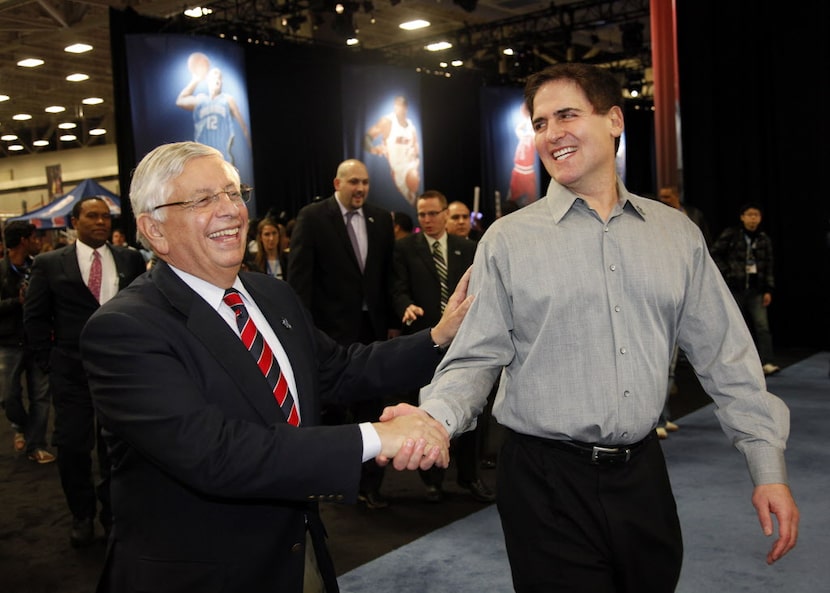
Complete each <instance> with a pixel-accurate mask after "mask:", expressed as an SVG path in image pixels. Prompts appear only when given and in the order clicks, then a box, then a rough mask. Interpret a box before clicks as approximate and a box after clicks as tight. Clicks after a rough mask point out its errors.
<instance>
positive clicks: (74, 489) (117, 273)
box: [23, 196, 145, 547]
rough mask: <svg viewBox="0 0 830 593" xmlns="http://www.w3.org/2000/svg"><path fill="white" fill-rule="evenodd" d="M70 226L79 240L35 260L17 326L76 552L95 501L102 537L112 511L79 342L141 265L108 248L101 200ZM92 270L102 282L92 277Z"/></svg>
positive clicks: (75, 211) (81, 204) (87, 205)
mask: <svg viewBox="0 0 830 593" xmlns="http://www.w3.org/2000/svg"><path fill="white" fill-rule="evenodd" d="M72 226H73V227H74V229H75V231H76V233H77V240H76V241H75V242H74V243H72V244H70V245H67V246H65V247H61V248H60V249H56V250H54V251H49V252H46V253H41V254H40V255H38V256H37V257H35V261H34V264H33V265H32V273H31V278H30V280H29V288H28V290H27V292H26V298H25V302H24V305H23V326H24V330H25V333H26V337H27V340H28V342H29V346H30V347H31V349H32V351H33V356H34V357H35V361H36V363H37V364H38V365H39V366H40V368H41V369H44V370H48V373H49V382H50V385H51V389H52V399H53V403H54V408H55V427H54V434H53V444H54V446H55V447H56V448H57V457H58V461H57V464H58V473H59V474H60V478H61V487H62V488H63V492H64V495H65V496H66V502H67V503H68V505H69V510H70V511H71V513H72V528H71V531H70V536H69V538H70V544H71V545H72V546H73V547H80V546H86V545H89V544H91V543H92V542H93V540H94V536H95V531H94V525H93V519H94V518H95V512H96V506H97V503H96V495H97V499H98V500H99V501H100V513H99V515H98V518H99V521H100V522H101V525H102V526H103V528H104V531H105V532H109V530H110V527H111V523H112V511H111V509H110V494H109V474H110V467H109V465H110V463H109V456H108V454H107V451H106V447H105V445H104V443H103V440H102V439H101V436H100V431H99V429H98V427H97V426H96V421H95V414H94V412H93V408H92V400H91V399H90V395H89V385H88V384H87V379H86V375H85V374H84V369H83V366H82V363H81V355H80V350H79V344H78V341H79V338H80V335H81V329H82V328H83V327H84V324H85V323H86V321H87V320H88V319H89V317H90V315H92V314H93V313H94V312H95V310H96V309H98V307H99V306H100V304H102V303H105V302H106V301H108V300H109V299H110V298H112V297H113V296H114V295H115V293H116V292H118V291H119V290H121V289H122V288H125V287H126V286H127V285H128V284H129V283H130V282H132V281H133V280H134V279H135V278H137V277H138V276H139V275H141V274H142V273H143V272H144V270H145V264H144V258H143V257H141V254H140V253H139V252H138V251H136V250H134V249H128V248H126V247H117V246H114V245H109V244H108V243H107V240H108V239H109V237H110V232H111V230H112V217H111V214H110V210H109V206H108V205H107V202H106V201H105V200H104V199H103V198H101V197H100V196H92V197H86V198H83V199H81V200H80V201H78V202H77V203H76V204H75V206H74V207H73V208H72ZM95 259H98V261H99V262H100V264H99V267H98V266H96V264H95V263H94V260H95ZM96 267H98V269H99V270H100V274H96V272H93V269H94V268H96ZM96 277H97V281H96V282H97V288H96V290H97V291H98V295H97V297H96V296H95V295H93V292H92V288H91V287H90V286H89V281H90V278H96ZM93 448H97V457H98V468H99V472H100V481H99V484H98V485H97V487H96V486H95V485H94V483H93V478H92V449H93Z"/></svg>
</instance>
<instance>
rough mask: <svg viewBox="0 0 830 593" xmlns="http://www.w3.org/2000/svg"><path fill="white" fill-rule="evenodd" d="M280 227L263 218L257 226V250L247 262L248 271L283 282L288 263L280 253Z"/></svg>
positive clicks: (283, 254) (282, 253)
mask: <svg viewBox="0 0 830 593" xmlns="http://www.w3.org/2000/svg"><path fill="white" fill-rule="evenodd" d="M281 234H282V232H281V229H280V225H279V224H278V223H277V222H276V221H274V220H271V219H270V218H263V219H262V220H261V221H260V222H259V224H258V225H257V233H256V244H257V250H256V251H255V252H254V253H253V254H251V258H250V259H249V261H248V262H247V267H248V269H249V270H251V271H254V272H262V273H264V274H268V275H269V276H273V277H274V278H279V279H280V280H285V276H286V272H287V271H288V262H287V261H286V257H285V253H284V252H282V251H280V237H281Z"/></svg>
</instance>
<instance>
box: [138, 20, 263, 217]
mask: <svg viewBox="0 0 830 593" xmlns="http://www.w3.org/2000/svg"><path fill="white" fill-rule="evenodd" d="M125 43H126V53H127V71H128V75H129V81H130V109H131V116H132V125H133V130H134V143H135V154H136V157H137V159H139V160H140V159H141V158H142V157H143V156H144V155H145V154H147V153H148V152H149V151H151V150H152V149H153V148H155V147H156V146H158V145H160V144H165V143H167V142H178V141H183V140H195V141H196V142H201V143H202V144H207V145H209V146H212V147H214V148H216V149H217V150H219V151H220V152H222V154H223V155H224V157H225V160H227V161H228V162H230V163H232V164H233V165H234V166H235V167H236V168H237V170H238V171H239V175H240V178H241V180H242V183H246V184H248V185H255V182H254V171H253V156H252V152H251V131H250V123H249V122H250V115H249V108H248V91H247V84H246V81H245V60H244V53H243V50H242V48H240V47H239V46H238V45H237V44H235V43H233V42H231V41H226V40H223V39H216V38H212V37H196V36H192V35H161V34H147V35H145V34H140V35H138V34H137V35H127V36H126V38H125ZM248 208H249V210H250V211H251V212H256V205H255V203H254V202H253V201H252V202H251V203H250V204H249V205H248Z"/></svg>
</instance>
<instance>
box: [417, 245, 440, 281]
mask: <svg viewBox="0 0 830 593" xmlns="http://www.w3.org/2000/svg"><path fill="white" fill-rule="evenodd" d="M430 245H431V243H430V240H428V239H427V237H426V235H425V234H424V233H419V234H418V235H417V238H416V239H415V251H416V252H417V254H418V257H420V258H421V259H422V260H423V262H424V265H425V266H426V268H427V270H429V273H430V274H432V277H433V278H435V282H436V283H437V284H440V283H441V279H440V278H439V277H438V270H436V269H435V260H434V259H432V248H431V247H430Z"/></svg>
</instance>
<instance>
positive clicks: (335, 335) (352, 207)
mask: <svg viewBox="0 0 830 593" xmlns="http://www.w3.org/2000/svg"><path fill="white" fill-rule="evenodd" d="M368 196H369V173H368V171H367V170H366V166H365V165H364V164H363V163H362V162H360V161H358V160H355V159H349V160H346V161H343V162H342V163H340V165H339V166H338V167H337V176H336V177H335V179H334V195H333V196H331V197H329V198H328V199H325V200H322V201H319V202H314V203H312V204H309V205H308V206H305V207H304V208H303V209H302V210H300V212H299V213H298V215H297V224H296V226H295V227H294V231H293V232H292V234H291V252H290V253H291V255H290V257H289V262H288V270H289V271H288V282H289V283H290V284H291V286H292V287H294V290H296V291H297V294H298V295H299V297H300V299H302V301H303V303H304V304H305V305H306V307H308V309H309V311H311V316H312V318H313V319H314V323H315V325H316V326H317V327H318V328H319V329H321V330H323V331H324V332H326V333H327V334H328V335H329V337H330V338H332V339H333V340H334V341H336V342H337V343H338V344H341V345H343V346H348V345H349V344H355V343H361V344H368V343H369V342H373V341H375V340H382V339H387V338H390V337H394V336H396V335H398V334H399V333H400V319H399V318H397V317H396V316H395V315H394V313H393V311H392V307H391V290H392V252H393V248H394V244H395V232H394V230H393V224H392V214H391V213H390V212H389V211H387V210H384V209H383V208H380V207H378V206H374V205H372V204H369V203H368V202H367V201H366V200H367V198H368ZM383 403H384V402H383V398H382V397H377V398H374V399H372V400H369V401H365V402H360V403H359V404H356V405H354V406H351V407H344V406H342V405H339V404H335V405H330V406H327V407H326V408H325V409H324V410H323V421H324V423H326V424H330V425H336V424H342V423H344V422H348V421H350V420H354V421H358V422H360V421H368V420H375V419H377V418H378V417H379V416H380V413H381V411H382V410H383ZM382 481H383V468H382V467H378V466H377V464H374V463H370V464H366V465H365V466H364V468H363V477H362V479H361V485H360V497H361V500H362V501H363V502H365V504H366V506H367V507H368V508H372V509H376V508H383V507H385V506H387V502H386V500H385V499H384V498H383V497H382V496H381V494H380V487H381V483H382Z"/></svg>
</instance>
